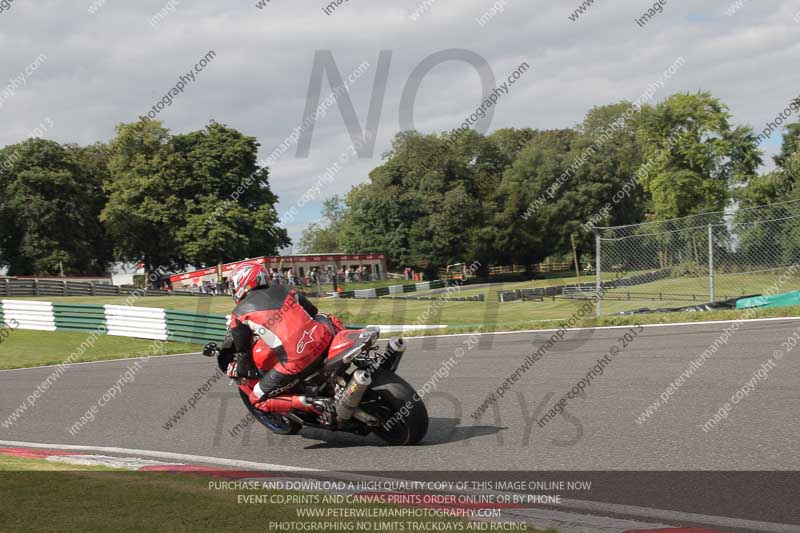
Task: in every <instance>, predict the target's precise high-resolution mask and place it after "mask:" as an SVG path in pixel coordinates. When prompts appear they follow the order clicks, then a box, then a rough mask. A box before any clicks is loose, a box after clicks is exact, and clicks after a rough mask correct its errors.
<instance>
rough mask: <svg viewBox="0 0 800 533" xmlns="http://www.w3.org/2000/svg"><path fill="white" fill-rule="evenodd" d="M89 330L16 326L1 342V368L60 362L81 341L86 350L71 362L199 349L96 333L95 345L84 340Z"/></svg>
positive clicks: (179, 343) (87, 336)
mask: <svg viewBox="0 0 800 533" xmlns="http://www.w3.org/2000/svg"><path fill="white" fill-rule="evenodd" d="M87 338H89V334H88V333H79V332H69V331H32V330H22V329H18V330H15V331H13V332H11V335H9V337H8V338H7V339H6V340H5V341H3V342H2V343H0V369H2V370H6V369H10V368H27V367H33V366H41V365H55V364H59V363H63V362H64V361H65V360H66V359H67V357H69V356H70V354H72V353H73V352H75V351H76V350H78V349H79V347H80V346H81V343H84V347H85V352H84V353H83V354H82V355H81V356H80V357H77V358H74V359H72V358H71V359H70V362H72V363H78V362H85V361H104V360H107V359H127V358H131V357H142V356H149V355H163V354H171V353H187V352H196V351H198V350H199V346H198V345H197V344H186V343H181V342H159V341H149V340H142V339H129V338H127V337H112V336H108V335H99V336H97V337H95V338H94V345H93V346H90V345H89V344H88V343H85V341H86V340H87Z"/></svg>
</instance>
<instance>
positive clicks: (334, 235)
mask: <svg viewBox="0 0 800 533" xmlns="http://www.w3.org/2000/svg"><path fill="white" fill-rule="evenodd" d="M344 216H345V205H344V201H343V200H342V199H341V198H340V197H339V196H333V197H332V198H328V199H326V200H325V201H324V202H323V207H322V221H321V222H313V223H311V224H309V225H308V227H307V228H306V229H304V230H303V234H302V236H301V237H300V251H301V252H303V253H315V252H339V251H341V250H342V245H341V244H340V243H339V234H340V232H341V227H342V223H343V221H344Z"/></svg>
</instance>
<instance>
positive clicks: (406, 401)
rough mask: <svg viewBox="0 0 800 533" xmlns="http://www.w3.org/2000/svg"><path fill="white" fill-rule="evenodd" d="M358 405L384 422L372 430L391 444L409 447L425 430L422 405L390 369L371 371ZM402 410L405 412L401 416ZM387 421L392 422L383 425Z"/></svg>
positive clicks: (417, 440)
mask: <svg viewBox="0 0 800 533" xmlns="http://www.w3.org/2000/svg"><path fill="white" fill-rule="evenodd" d="M415 398H416V399H415ZM361 407H362V409H364V410H365V411H366V412H368V413H369V414H371V415H373V416H376V417H378V418H379V419H381V420H382V421H383V422H384V424H381V425H380V426H378V427H377V428H373V429H372V431H373V433H375V435H377V436H378V437H380V438H381V439H382V440H383V441H384V442H386V443H387V444H391V445H392V446H413V445H414V444H417V443H418V442H419V441H421V440H422V438H423V437H425V434H426V433H427V432H428V410H427V409H426V408H425V404H424V403H423V402H422V400H421V399H419V398H417V396H416V391H415V390H414V388H413V387H412V386H411V385H409V384H408V383H407V382H406V381H405V380H404V379H403V378H401V377H400V376H398V375H397V374H395V373H394V372H390V371H388V370H384V369H378V370H376V371H375V373H374V374H373V375H372V384H371V385H370V388H369V390H368V391H367V393H366V394H365V396H364V401H363V402H362V405H361ZM404 408H405V409H404ZM405 410H407V411H408V412H407V413H406V414H405V415H403V413H404V412H405ZM388 421H392V422H391V425H390V427H389V428H386V427H385V425H386V424H385V423H386V422H388Z"/></svg>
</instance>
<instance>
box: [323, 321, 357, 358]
mask: <svg viewBox="0 0 800 533" xmlns="http://www.w3.org/2000/svg"><path fill="white" fill-rule="evenodd" d="M362 333H364V330H363V329H344V330H342V331H340V332H339V333H337V334H336V336H335V337H334V338H333V341H332V342H331V346H330V348H328V360H331V359H333V358H334V357H337V356H339V355H342V354H343V353H344V352H346V351H347V350H349V349H350V348H352V347H353V345H354V344H355V343H356V341H357V340H358V338H359V337H360V336H361V334H362Z"/></svg>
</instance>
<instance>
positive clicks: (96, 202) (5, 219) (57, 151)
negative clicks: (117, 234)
mask: <svg viewBox="0 0 800 533" xmlns="http://www.w3.org/2000/svg"><path fill="white" fill-rule="evenodd" d="M107 160H108V149H107V147H106V146H104V145H102V144H97V145H94V146H89V147H85V148H81V147H77V146H70V145H68V146H61V145H59V144H58V143H56V142H53V141H48V140H43V139H29V140H26V141H23V142H21V143H19V144H15V145H10V146H6V147H5V148H3V149H2V150H0V161H3V162H4V164H3V166H2V168H0V226H1V227H2V228H3V231H2V233H0V264H5V265H6V266H8V268H9V273H10V274H16V275H29V274H47V275H57V274H59V273H60V272H62V271H63V272H64V273H65V274H102V273H103V272H104V271H105V269H106V266H107V264H108V262H109V260H110V259H111V256H110V246H109V242H108V239H107V238H106V235H105V233H104V231H103V228H102V227H101V226H100V223H99V221H98V215H99V213H100V210H101V209H102V207H103V204H104V202H105V194H104V192H103V189H102V183H103V180H104V179H105V178H106V176H107V171H106V162H107Z"/></svg>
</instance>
